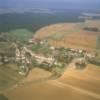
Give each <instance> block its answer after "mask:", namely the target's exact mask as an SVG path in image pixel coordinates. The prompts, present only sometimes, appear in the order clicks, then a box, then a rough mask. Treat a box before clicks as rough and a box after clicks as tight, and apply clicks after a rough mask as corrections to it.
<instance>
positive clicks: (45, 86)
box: [4, 21, 100, 100]
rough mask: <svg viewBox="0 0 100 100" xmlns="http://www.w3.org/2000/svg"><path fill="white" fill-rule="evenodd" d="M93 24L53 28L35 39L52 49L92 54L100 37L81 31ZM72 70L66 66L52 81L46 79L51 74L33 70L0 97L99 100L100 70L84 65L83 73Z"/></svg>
mask: <svg viewBox="0 0 100 100" xmlns="http://www.w3.org/2000/svg"><path fill="white" fill-rule="evenodd" d="M97 22H98V21H97ZM93 23H96V21H88V23H87V21H86V22H84V23H61V24H54V25H50V26H47V27H44V28H42V29H40V30H39V31H37V32H36V34H35V36H36V37H38V38H40V39H47V40H48V41H49V43H50V44H52V45H54V46H56V47H67V48H78V49H85V50H87V51H89V52H94V51H96V50H97V51H98V50H99V49H98V48H99V42H100V41H99V36H100V33H99V32H93V31H86V30H84V29H83V28H84V27H87V25H88V26H91V24H93ZM94 25H95V24H94ZM91 27H92V26H91ZM93 27H97V28H99V27H100V26H99V24H96V26H93ZM74 66H75V65H74V64H73V63H71V64H69V66H68V67H67V68H66V69H65V72H64V74H63V75H62V76H61V77H60V78H59V79H56V80H53V79H51V80H50V79H49V77H50V75H51V73H49V72H47V71H44V70H42V69H38V68H34V69H33V70H32V71H31V72H30V74H29V76H28V77H26V78H25V79H23V80H22V81H21V82H22V84H21V85H19V86H16V87H15V88H12V89H10V90H7V91H5V93H4V95H5V96H7V97H8V98H9V99H10V100H33V99H34V100H67V99H68V100H100V88H99V87H100V66H96V65H92V64H88V65H87V67H86V68H85V69H84V70H76V69H74ZM24 83H25V84H24Z"/></svg>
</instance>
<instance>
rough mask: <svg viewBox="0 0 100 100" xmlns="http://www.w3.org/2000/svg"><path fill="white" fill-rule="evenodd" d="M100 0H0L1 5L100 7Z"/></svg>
mask: <svg viewBox="0 0 100 100" xmlns="http://www.w3.org/2000/svg"><path fill="white" fill-rule="evenodd" d="M99 6H100V0H0V8H2V7H25V8H27V7H39V8H62V9H63V8H73V9H75V8H77V9H80V8H84V9H87V8H88V9H100V7H99Z"/></svg>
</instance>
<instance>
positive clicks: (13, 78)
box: [0, 65, 22, 91]
mask: <svg viewBox="0 0 100 100" xmlns="http://www.w3.org/2000/svg"><path fill="white" fill-rule="evenodd" d="M13 67H16V65H15V66H13ZM21 78H22V77H21V76H20V75H19V74H18V72H17V71H14V70H13V69H11V68H9V66H5V65H4V66H0V91H3V90H5V89H7V88H9V87H11V86H12V85H14V84H15V83H16V82H18V81H19V80H20V79H21Z"/></svg>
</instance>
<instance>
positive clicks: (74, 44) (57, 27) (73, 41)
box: [36, 20, 100, 52]
mask: <svg viewBox="0 0 100 100" xmlns="http://www.w3.org/2000/svg"><path fill="white" fill-rule="evenodd" d="M96 23H97V24H96ZM86 27H87V28H88V27H89V28H90V30H85V29H84V28H86ZM99 27H100V21H97V20H86V21H85V22H83V23H60V24H54V25H50V26H47V27H44V28H41V29H40V30H39V31H37V32H36V37H38V38H40V39H47V40H48V41H49V43H50V44H52V45H54V46H56V47H66V48H77V49H84V50H87V51H90V52H93V51H95V50H96V47H97V44H98V43H97V38H98V37H99V36H100V33H99V31H93V28H97V29H98V30H100V29H99Z"/></svg>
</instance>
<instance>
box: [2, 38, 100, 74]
mask: <svg viewBox="0 0 100 100" xmlns="http://www.w3.org/2000/svg"><path fill="white" fill-rule="evenodd" d="M13 44H14V46H15V56H14V57H7V56H6V55H4V56H1V55H0V65H3V64H6V63H9V62H11V61H13V62H15V63H16V64H17V65H18V66H19V68H18V69H19V71H18V73H19V74H20V75H22V76H27V75H28V74H29V72H30V71H31V70H32V69H33V68H34V67H39V68H41V69H44V70H47V71H50V72H52V73H53V74H54V75H59V76H61V75H62V71H61V70H64V69H65V68H66V66H67V67H68V64H70V63H71V62H73V63H74V64H75V69H84V68H85V67H86V66H87V64H88V63H91V62H93V61H95V54H93V53H89V52H87V51H85V50H81V49H74V48H63V47H62V48H56V47H54V46H51V45H49V44H48V42H47V40H40V39H38V38H36V37H32V39H30V40H29V41H28V43H27V45H23V46H19V45H18V44H16V43H13ZM41 48H42V49H41ZM97 63H99V64H100V61H97ZM59 70H60V71H59Z"/></svg>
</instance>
